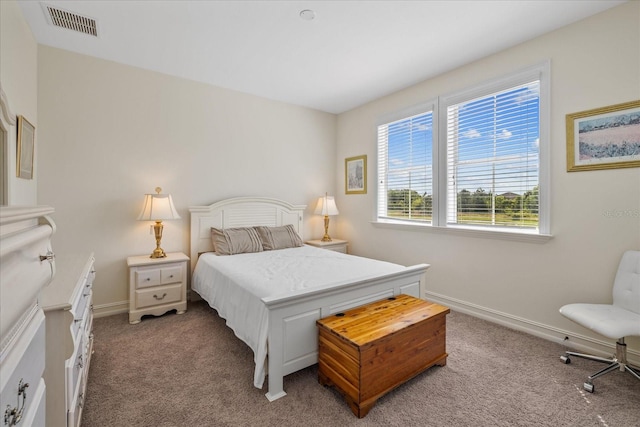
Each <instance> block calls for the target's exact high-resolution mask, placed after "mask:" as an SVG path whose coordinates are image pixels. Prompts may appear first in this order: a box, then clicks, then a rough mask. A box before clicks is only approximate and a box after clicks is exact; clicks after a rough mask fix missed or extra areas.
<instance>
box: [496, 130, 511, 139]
mask: <svg viewBox="0 0 640 427" xmlns="http://www.w3.org/2000/svg"><path fill="white" fill-rule="evenodd" d="M511 135H512V133H511V132H509V131H508V130H507V129H502V131H501V132H500V133H498V138H500V139H509V138H511Z"/></svg>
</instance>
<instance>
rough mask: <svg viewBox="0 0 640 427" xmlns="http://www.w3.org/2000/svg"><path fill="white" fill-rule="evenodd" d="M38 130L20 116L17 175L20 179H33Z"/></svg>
mask: <svg viewBox="0 0 640 427" xmlns="http://www.w3.org/2000/svg"><path fill="white" fill-rule="evenodd" d="M35 135H36V128H35V127H34V126H33V125H32V124H31V123H29V121H28V120H27V119H25V118H24V117H23V116H18V151H17V158H18V159H17V160H18V161H17V165H16V175H17V176H18V177H19V178H24V179H32V178H33V152H34V145H35Z"/></svg>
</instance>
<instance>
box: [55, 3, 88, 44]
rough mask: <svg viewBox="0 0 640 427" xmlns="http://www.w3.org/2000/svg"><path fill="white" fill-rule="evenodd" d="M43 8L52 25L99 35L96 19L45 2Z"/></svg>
mask: <svg viewBox="0 0 640 427" xmlns="http://www.w3.org/2000/svg"><path fill="white" fill-rule="evenodd" d="M42 8H43V9H44V15H45V17H46V18H47V22H49V23H50V24H51V25H54V26H56V27H61V28H66V29H68V30H72V31H77V32H79V33H83V34H88V35H90V36H94V37H98V26H97V24H96V20H95V19H93V18H89V17H87V16H82V15H78V14H77V13H73V12H69V11H68V10H64V9H60V8H57V7H53V6H49V5H47V4H44V3H43V4H42Z"/></svg>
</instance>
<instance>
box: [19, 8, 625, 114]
mask: <svg viewBox="0 0 640 427" xmlns="http://www.w3.org/2000/svg"><path fill="white" fill-rule="evenodd" d="M41 3H45V4H48V5H51V6H54V7H58V8H61V9H65V10H67V11H70V12H73V13H77V14H80V15H84V16H88V17H90V18H94V19H95V20H96V21H97V24H98V37H93V36H89V35H85V34H82V33H77V32H74V31H72V30H67V29H62V28H59V27H55V26H53V25H51V24H49V23H48V21H47V20H46V19H45V14H44V8H43V7H42V4H41ZM621 3H624V1H617V0H588V1H587V0H581V1H576V0H555V1H545V0H508V1H507V0H496V1H487V0H475V1H474V0H472V1H462V0H459V1H436V0H429V1H317V0H316V1H268V0H263V1H239V0H238V1H203V0H200V1H190V0H183V1H177V0H174V1H169V0H163V1H154V0H146V1H145V0H127V1H123V0H120V1H116V0H111V1H106V0H75V1H53V0H52V1H49V0H47V1H44V2H38V1H34V0H19V4H20V7H21V9H22V11H23V14H24V16H25V19H26V20H27V22H28V24H29V26H30V27H31V30H32V31H33V34H34V36H35V38H36V40H37V42H38V43H40V44H43V45H47V46H53V47H57V48H61V49H66V50H70V51H73V52H78V53H82V54H86V55H91V56H94V57H98V58H103V59H108V60H112V61H116V62H119V63H123V64H128V65H132V66H136V67H140V68H144V69H148V70H154V71H159V72H162V73H166V74H169V75H173V76H178V77H183V78H187V79H191V80H195V81H200V82H205V83H209V84H212V85H215V86H220V87H224V88H228V89H233V90H237V91H241V92H245V93H250V94H254V95H258V96H262V97H266V98H270V99H274V100H279V101H284V102H288V103H292V104H297V105H302V106H305V107H310V108H315V109H318V110H322V111H327V112H331V113H341V112H344V111H347V110H349V109H352V108H354V107H357V106H359V105H362V104H364V103H366V102H368V101H371V100H373V99H376V98H379V97H381V96H384V95H387V94H389V93H393V92H395V91H397V90H399V89H402V88H405V87H408V86H410V85H412V84H415V83H418V82H420V81H422V80H425V79H427V78H430V77H433V76H435V75H438V74H440V73H442V72H444V71H447V70H450V69H453V68H456V67H458V66H461V65H463V64H466V63H469V62H471V61H474V60H476V59H479V58H482V57H484V56H487V55H489V54H492V53H494V52H498V51H500V50H503V49H505V48H507V47H510V46H513V45H516V44H518V43H521V42H523V41H525V40H529V39H531V38H534V37H536V36H538V35H540V34H543V33H546V32H549V31H551V30H553V29H556V28H559V27H562V26H564V25H567V24H569V23H571V22H575V21H578V20H581V19H583V18H585V17H588V16H590V15H593V14H596V13H598V12H601V11H603V10H606V9H608V8H611V7H614V6H616V5H618V4H621ZM304 9H312V10H313V11H315V14H316V17H315V19H314V20H312V21H306V20H303V19H301V18H300V16H299V14H300V11H302V10H304Z"/></svg>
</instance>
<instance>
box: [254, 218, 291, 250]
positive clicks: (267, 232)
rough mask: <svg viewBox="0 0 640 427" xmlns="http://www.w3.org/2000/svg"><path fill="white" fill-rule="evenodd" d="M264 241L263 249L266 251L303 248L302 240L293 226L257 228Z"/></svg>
mask: <svg viewBox="0 0 640 427" xmlns="http://www.w3.org/2000/svg"><path fill="white" fill-rule="evenodd" d="M255 228H256V230H257V231H258V235H259V236H260V240H262V248H263V249H264V250H265V251H271V250H275V249H285V248H297V247H299V246H302V245H303V243H302V239H301V238H300V236H299V235H298V233H297V232H296V230H295V228H293V225H291V224H288V225H283V226H282V227H255Z"/></svg>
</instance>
